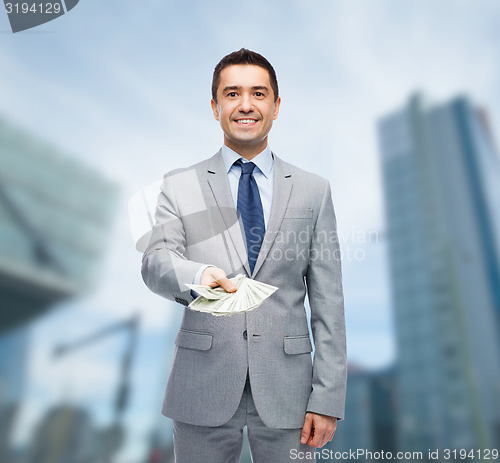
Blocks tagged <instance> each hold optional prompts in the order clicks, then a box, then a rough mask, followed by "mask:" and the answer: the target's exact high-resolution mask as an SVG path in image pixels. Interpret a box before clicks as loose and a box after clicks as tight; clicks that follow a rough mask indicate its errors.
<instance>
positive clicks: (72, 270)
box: [0, 0, 500, 463]
mask: <svg viewBox="0 0 500 463" xmlns="http://www.w3.org/2000/svg"><path fill="white" fill-rule="evenodd" d="M0 41H1V45H0V89H1V90H0V95H1V98H0V305H1V307H0V462H2V463H3V462H6V463H84V462H85V463H100V462H110V463H111V462H113V463H167V462H168V463H170V462H173V449H172V436H171V423H170V420H168V419H167V418H164V417H162V416H161V414H160V409H161V402H162V399H163V389H164V386H165V383H166V379H167V376H168V371H169V367H170V359H171V355H172V352H173V345H174V343H173V342H174V337H175V334H176V332H177V329H178V326H179V323H180V318H181V316H182V309H183V308H182V307H181V306H180V305H177V304H174V303H171V302H169V301H166V300H162V299H161V298H159V297H158V296H155V295H153V294H152V293H150V292H149V291H148V290H147V288H146V287H145V285H144V284H143V282H142V280H141V277H140V261H141V255H140V254H139V253H138V252H137V251H136V250H135V249H134V243H133V240H132V237H131V233H130V227H129V219H128V210H127V203H128V200H129V198H130V197H131V196H132V195H133V194H134V193H135V192H136V191H138V190H139V189H140V188H142V187H144V186H146V185H149V184H152V183H154V182H156V181H158V180H160V179H161V177H162V176H163V174H164V173H165V172H166V171H169V170H171V169H174V168H177V167H182V166H187V165H189V164H191V163H194V162H196V161H198V160H201V159H204V158H207V157H209V156H210V155H212V154H213V153H215V152H216V151H217V150H218V149H219V147H220V145H221V143H222V136H221V132H220V128H219V126H218V124H217V122H216V121H215V120H213V116H212V114H211V109H210V104H209V102H210V84H211V75H212V71H213V68H214V66H215V64H216V63H217V62H218V61H219V59H220V58H221V57H222V56H224V55H225V54H227V53H229V52H231V51H234V50H237V49H239V48H241V47H247V48H250V49H253V50H256V51H258V52H260V53H262V54H263V55H264V56H266V57H267V58H268V59H269V60H270V61H271V63H272V64H273V65H274V67H275V69H276V71H277V75H278V81H279V84H280V93H281V96H282V99H283V103H282V106H281V112H280V116H279V118H278V120H277V121H276V123H275V126H274V127H273V131H272V132H271V136H270V145H271V147H272V149H273V150H274V151H275V152H276V153H277V154H278V155H280V156H281V157H282V158H284V159H285V160H288V161H290V162H291V163H294V164H296V165H298V166H300V167H302V168H304V169H306V170H308V171H312V172H316V173H319V174H321V175H323V176H324V177H326V178H328V179H329V180H330V181H331V183H332V191H333V199H334V203H335V207H336V213H337V219H338V224H339V234H340V239H341V244H342V251H343V274H344V290H345V307H346V320H347V342H348V360H349V378H348V396H347V405H346V419H345V420H344V421H343V422H340V423H339V425H338V431H337V434H336V436H335V439H334V441H333V442H332V443H331V444H329V448H331V449H334V450H346V449H353V450H356V449H366V450H371V451H377V450H385V451H393V452H395V451H396V450H402V451H422V452H423V453H424V457H425V456H426V455H427V451H428V449H431V450H434V449H446V448H449V449H454V448H456V449H476V450H477V449H491V448H499V447H500V208H499V207H498V206H499V204H500V165H499V153H498V149H497V146H496V142H495V139H497V140H498V138H499V137H500V61H499V60H498V58H497V55H498V49H499V46H500V4H499V3H498V2H497V1H496V0H478V1H475V2H470V1H463V0H453V1H452V0H441V1H439V2H430V1H419V2H416V1H407V2H402V1H398V0H378V1H371V0H336V1H329V0H323V1H316V2H304V1H300V0H290V1H287V2H264V1H261V0H257V1H255V2H251V4H246V3H241V2H240V3H236V4H235V3H234V2H227V1H219V0H214V1H212V2H201V1H195V2H189V3H188V2H180V1H171V0H166V1H164V2H150V3H149V4H147V5H146V4H144V3H137V2H130V1H128V0H120V1H118V0H109V1H107V2H101V1H98V0H82V1H81V2H80V3H79V4H78V5H77V6H76V7H75V8H74V9H73V10H72V11H71V12H68V14H66V15H64V16H63V17H61V18H58V19H56V20H54V21H52V22H50V23H47V24H45V25H43V26H40V27H38V28H36V29H33V30H30V31H26V32H21V33H18V34H12V32H11V31H10V25H9V23H8V19H7V15H6V14H2V13H0ZM482 456H484V454H483V455H482ZM478 459H482V458H478V454H476V456H475V460H478ZM241 461H242V462H245V463H247V462H249V461H250V456H249V452H248V448H246V447H245V448H244V451H243V455H242V460H241ZM270 463H272V462H270Z"/></svg>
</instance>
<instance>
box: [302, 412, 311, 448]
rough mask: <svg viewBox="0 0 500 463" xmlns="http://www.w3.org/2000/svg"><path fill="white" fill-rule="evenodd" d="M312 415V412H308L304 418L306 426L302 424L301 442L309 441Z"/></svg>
mask: <svg viewBox="0 0 500 463" xmlns="http://www.w3.org/2000/svg"><path fill="white" fill-rule="evenodd" d="M312 421H313V420H312V415H311V414H310V413H306V418H305V420H304V426H302V434H301V436H300V443H301V444H305V443H307V442H308V441H309V439H310V438H312V436H311V430H312Z"/></svg>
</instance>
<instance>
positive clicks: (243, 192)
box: [234, 159, 266, 273]
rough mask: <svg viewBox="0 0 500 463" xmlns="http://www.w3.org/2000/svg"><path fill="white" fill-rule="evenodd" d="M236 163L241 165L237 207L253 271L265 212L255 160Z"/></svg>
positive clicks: (259, 245)
mask: <svg viewBox="0 0 500 463" xmlns="http://www.w3.org/2000/svg"><path fill="white" fill-rule="evenodd" d="M234 165H236V166H240V167H241V176H240V182H239V185H238V205H237V209H238V212H239V213H240V215H241V219H242V220H243V227H244V229H245V238H246V243H247V253H248V264H249V265H250V273H253V269H254V267H255V262H256V261H257V257H258V255H259V251H260V247H261V245H262V240H263V239H264V233H265V231H266V227H265V224H264V212H263V210H262V202H261V200H260V194H259V187H258V186H257V182H256V181H255V178H254V177H253V175H252V172H253V170H254V168H255V164H254V163H253V162H243V161H242V160H241V159H238V160H237V161H236V162H235V163H234Z"/></svg>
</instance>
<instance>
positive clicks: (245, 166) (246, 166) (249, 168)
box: [234, 159, 255, 175]
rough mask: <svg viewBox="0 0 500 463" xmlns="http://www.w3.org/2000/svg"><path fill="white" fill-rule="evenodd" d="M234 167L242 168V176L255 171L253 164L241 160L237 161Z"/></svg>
mask: <svg viewBox="0 0 500 463" xmlns="http://www.w3.org/2000/svg"><path fill="white" fill-rule="evenodd" d="M234 165H236V166H240V167H241V174H242V175H243V174H251V173H252V172H253V170H254V169H255V164H254V163H253V162H243V161H242V160H241V159H238V160H237V161H235V163H234Z"/></svg>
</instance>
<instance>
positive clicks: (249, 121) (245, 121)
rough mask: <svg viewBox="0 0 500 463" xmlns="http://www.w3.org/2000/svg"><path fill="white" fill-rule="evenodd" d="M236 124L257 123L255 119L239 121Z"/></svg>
mask: <svg viewBox="0 0 500 463" xmlns="http://www.w3.org/2000/svg"><path fill="white" fill-rule="evenodd" d="M236 122H240V123H242V124H251V123H252V122H256V121H255V119H238V120H237V121H236Z"/></svg>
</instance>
